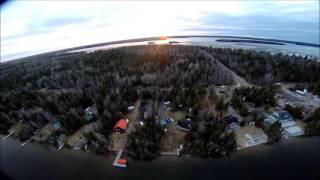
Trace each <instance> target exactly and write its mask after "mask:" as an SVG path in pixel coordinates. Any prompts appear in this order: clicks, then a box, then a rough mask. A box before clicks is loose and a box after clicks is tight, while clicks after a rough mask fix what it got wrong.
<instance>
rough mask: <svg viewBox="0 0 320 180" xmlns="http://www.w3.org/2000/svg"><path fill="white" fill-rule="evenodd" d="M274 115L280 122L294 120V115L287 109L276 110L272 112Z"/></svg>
mask: <svg viewBox="0 0 320 180" xmlns="http://www.w3.org/2000/svg"><path fill="white" fill-rule="evenodd" d="M272 116H273V117H274V118H276V120H278V121H280V122H284V121H293V117H292V116H291V114H289V113H288V112H287V111H275V112H273V113H272Z"/></svg>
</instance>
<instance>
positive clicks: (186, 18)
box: [1, 0, 320, 62]
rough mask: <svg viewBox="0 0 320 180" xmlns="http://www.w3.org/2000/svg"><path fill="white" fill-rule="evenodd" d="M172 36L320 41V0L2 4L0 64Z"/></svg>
mask: <svg viewBox="0 0 320 180" xmlns="http://www.w3.org/2000/svg"><path fill="white" fill-rule="evenodd" d="M170 35H238V36H253V37H264V38H276V39H282V40H293V41H302V42H310V43H319V41H320V40H319V0H316V1H313V0H304V1H294V0H291V1H284V0H278V1H272V0H268V1H249V0H244V1H185V2H184V1H174V2H172V1H156V2H155V1H153V2H148V1H130V2H129V1H117V2H116V1H9V2H7V3H5V4H3V5H2V6H1V62H4V61H9V60H12V59H16V58H20V57H24V56H29V55H34V54H38V53H43V52H48V51H54V50H59V49H64V48H70V47H76V46H81V45H88V44H94V43H101V42H108V41H114V40H124V39H131V38H142V37H153V36H170Z"/></svg>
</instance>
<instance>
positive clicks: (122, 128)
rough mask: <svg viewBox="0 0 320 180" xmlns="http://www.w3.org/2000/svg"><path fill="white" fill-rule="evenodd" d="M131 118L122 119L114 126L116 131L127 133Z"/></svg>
mask: <svg viewBox="0 0 320 180" xmlns="http://www.w3.org/2000/svg"><path fill="white" fill-rule="evenodd" d="M128 123H129V120H125V119H120V120H119V121H118V122H117V123H116V125H115V126H114V127H113V132H115V133H125V132H126V130H127V127H128Z"/></svg>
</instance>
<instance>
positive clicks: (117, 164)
mask: <svg viewBox="0 0 320 180" xmlns="http://www.w3.org/2000/svg"><path fill="white" fill-rule="evenodd" d="M122 153H123V149H120V150H119V151H118V153H117V156H116V158H115V159H114V161H113V163H112V166H114V167H121V168H125V167H127V164H120V163H118V161H119V159H120V158H121V155H122Z"/></svg>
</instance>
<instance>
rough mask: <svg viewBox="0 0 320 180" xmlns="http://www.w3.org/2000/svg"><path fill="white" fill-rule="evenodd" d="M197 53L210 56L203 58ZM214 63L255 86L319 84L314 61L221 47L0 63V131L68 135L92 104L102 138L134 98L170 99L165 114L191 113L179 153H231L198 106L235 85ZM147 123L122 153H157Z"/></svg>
mask: <svg viewBox="0 0 320 180" xmlns="http://www.w3.org/2000/svg"><path fill="white" fill-rule="evenodd" d="M203 50H205V51H208V52H210V54H211V55H212V56H213V57H214V58H208V56H206V55H205V54H204V53H203ZM217 61H220V62H222V63H223V64H224V65H226V66H227V67H229V68H231V69H232V70H233V71H235V72H236V73H238V74H239V75H241V76H243V77H245V78H246V79H247V80H249V81H250V82H252V83H255V84H257V85H269V84H272V83H275V82H307V83H313V84H314V83H319V80H320V63H319V62H318V61H316V60H315V59H313V58H302V57H296V56H293V57H292V56H286V55H282V54H276V55H271V54H270V53H263V52H254V51H251V50H232V49H228V48H227V49H214V48H204V47H198V46H180V45H179V46H174V45H162V46H135V47H121V48H116V49H110V50H99V51H95V52H91V53H85V52H78V53H60V54H59V53H58V54H46V55H39V56H33V57H29V58H24V59H20V60H16V61H12V62H7V63H2V64H1V67H0V70H1V71H0V75H1V77H0V134H7V133H8V130H9V128H10V127H12V126H13V125H15V124H17V123H18V122H19V121H22V122H23V129H22V131H21V132H19V134H15V136H16V138H18V139H20V141H25V140H27V139H29V138H30V137H31V136H32V135H33V132H34V131H36V130H37V129H40V128H42V127H44V126H45V125H46V124H47V123H48V122H53V121H54V120H58V121H59V122H61V124H62V129H61V130H60V131H62V132H63V133H64V134H66V135H67V136H69V135H72V134H73V133H75V132H76V131H77V130H78V129H79V128H80V127H82V126H83V125H85V124H86V123H87V122H86V120H85V109H86V108H87V107H89V106H92V105H93V104H95V105H96V107H97V114H96V116H95V121H96V122H97V124H98V129H97V131H96V133H97V134H99V135H100V136H104V137H105V138H106V139H108V137H109V135H110V133H111V132H112V128H113V126H114V124H115V123H116V121H117V120H119V118H121V117H123V116H124V115H126V114H127V111H128V109H127V108H128V106H131V105H133V104H134V103H135V102H136V101H137V100H138V99H144V100H150V101H152V102H157V103H159V102H163V101H168V100H170V101H171V102H172V110H171V111H175V110H177V109H179V110H181V111H183V112H188V111H189V109H190V108H192V110H193V112H192V113H193V114H192V117H191V120H192V125H193V126H192V130H191V131H190V132H189V133H188V135H187V137H186V144H185V148H184V152H185V153H189V154H193V155H195V156H202V157H215V156H220V155H225V154H230V153H231V152H232V151H234V149H235V143H234V142H235V140H234V134H232V133H226V132H225V131H224V129H225V125H224V124H223V123H221V122H219V119H221V118H220V117H218V116H217V115H215V114H211V115H208V114H206V113H207V112H205V111H203V109H202V108H203V103H202V100H203V99H204V98H205V97H206V94H207V91H209V98H216V97H212V96H215V95H214V94H212V93H210V91H211V90H210V89H211V87H212V85H216V86H219V85H227V86H228V85H234V83H235V82H234V79H233V76H232V74H231V73H230V71H228V70H225V69H224V68H221V67H220V64H219V63H217ZM314 89H317V88H314ZM274 92H275V89H274V87H273V86H270V87H269V86H268V87H253V88H239V89H236V90H235V92H234V95H233V96H232V98H231V101H230V104H231V105H232V106H235V107H237V108H241V101H242V100H243V97H246V101H249V102H252V103H254V104H256V105H257V106H261V105H270V106H274V105H275V103H276V101H275V100H274V98H273V95H274ZM228 105H229V102H225V100H224V99H222V98H221V99H219V100H218V106H217V107H216V110H217V111H223V110H225V109H226V108H227V107H228ZM209 114H210V113H209ZM152 121H154V116H152V117H151V119H150V118H149V119H148V120H147V122H149V123H147V124H146V126H145V127H142V128H138V130H137V131H135V132H133V133H132V134H130V136H129V143H128V144H129V145H128V149H130V150H131V152H130V153H129V154H131V156H132V157H135V158H137V159H152V158H154V157H155V156H156V155H157V154H158V153H157V151H158V148H157V143H156V142H157V140H158V139H159V138H160V137H161V133H162V132H161V131H160V130H158V126H157V124H155V123H154V122H152ZM149 128H150V129H154V131H151V130H150V129H149ZM208 134H212V135H210V136H209V135H208ZM137 137H140V138H141V139H144V141H140V140H141V139H139V138H137ZM145 142H150V144H146V143H145ZM151 142H152V143H151ZM139 146H142V147H144V146H145V148H146V149H150V150H149V151H150V154H149V156H148V155H147V156H141V153H140V154H139V151H141V148H140V149H139V148H137V147H139ZM151 146H155V147H151ZM199 148H204V150H199Z"/></svg>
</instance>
